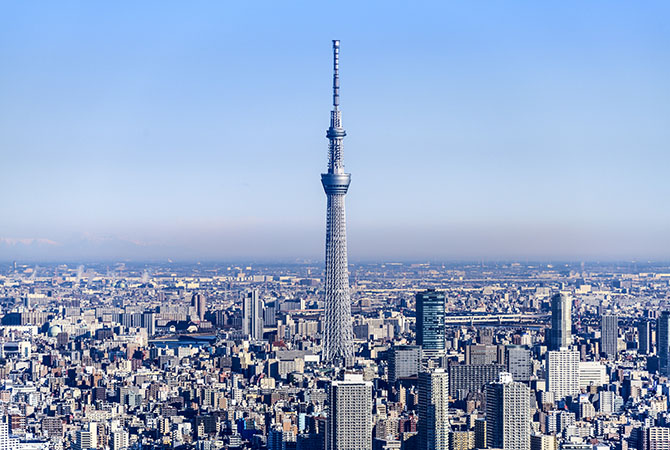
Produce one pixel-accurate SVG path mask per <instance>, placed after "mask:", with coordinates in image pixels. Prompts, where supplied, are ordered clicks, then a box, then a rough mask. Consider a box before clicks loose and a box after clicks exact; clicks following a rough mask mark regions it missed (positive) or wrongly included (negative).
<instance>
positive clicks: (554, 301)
mask: <svg viewBox="0 0 670 450" xmlns="http://www.w3.org/2000/svg"><path fill="white" fill-rule="evenodd" d="M571 345H572V298H571V297H570V295H568V294H567V293H565V292H560V293H558V294H556V295H554V296H553V297H552V298H551V330H549V349H550V350H559V349H560V348H562V347H569V346H571Z"/></svg>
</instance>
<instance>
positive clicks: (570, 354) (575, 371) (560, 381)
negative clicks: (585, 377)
mask: <svg viewBox="0 0 670 450" xmlns="http://www.w3.org/2000/svg"><path fill="white" fill-rule="evenodd" d="M547 391H549V392H553V393H554V395H555V396H556V400H560V399H562V398H565V397H567V396H576V395H577V394H579V392H580V391H579V352H578V351H577V350H568V349H567V348H562V349H561V350H552V351H549V352H547Z"/></svg>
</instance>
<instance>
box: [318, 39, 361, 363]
mask: <svg viewBox="0 0 670 450" xmlns="http://www.w3.org/2000/svg"><path fill="white" fill-rule="evenodd" d="M339 62H340V41H333V110H332V111H331V112H330V127H329V128H328V130H327V131H326V137H327V138H328V140H329V141H330V143H329V145H328V173H323V174H321V183H322V184H323V189H324V190H325V191H326V196H327V197H328V210H327V219H326V286H325V287H326V300H325V323H324V335H323V354H322V360H323V361H324V362H330V363H334V364H337V365H346V364H347V361H350V360H351V358H353V355H354V348H353V331H352V327H351V299H350V297H349V269H348V262H347V224H346V219H345V215H344V196H345V195H346V193H347V190H348V189H349V183H350V182H351V174H348V173H344V167H343V165H342V139H343V138H344V136H346V134H347V133H346V132H345V131H344V129H343V128H342V113H341V112H340V110H339V105H340V76H339Z"/></svg>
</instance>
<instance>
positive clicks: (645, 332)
mask: <svg viewBox="0 0 670 450" xmlns="http://www.w3.org/2000/svg"><path fill="white" fill-rule="evenodd" d="M650 352H651V322H649V321H648V320H646V319H642V320H641V321H639V322H638V323H637V353H638V354H640V355H647V354H649V353H650Z"/></svg>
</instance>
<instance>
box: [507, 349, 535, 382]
mask: <svg viewBox="0 0 670 450" xmlns="http://www.w3.org/2000/svg"><path fill="white" fill-rule="evenodd" d="M506 356H507V357H506V362H507V371H508V372H509V373H511V374H512V379H514V381H521V382H524V383H525V382H528V381H530V376H531V371H532V367H533V366H532V363H531V357H530V350H529V349H527V348H526V347H523V346H521V345H508V346H507V355H506Z"/></svg>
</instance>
